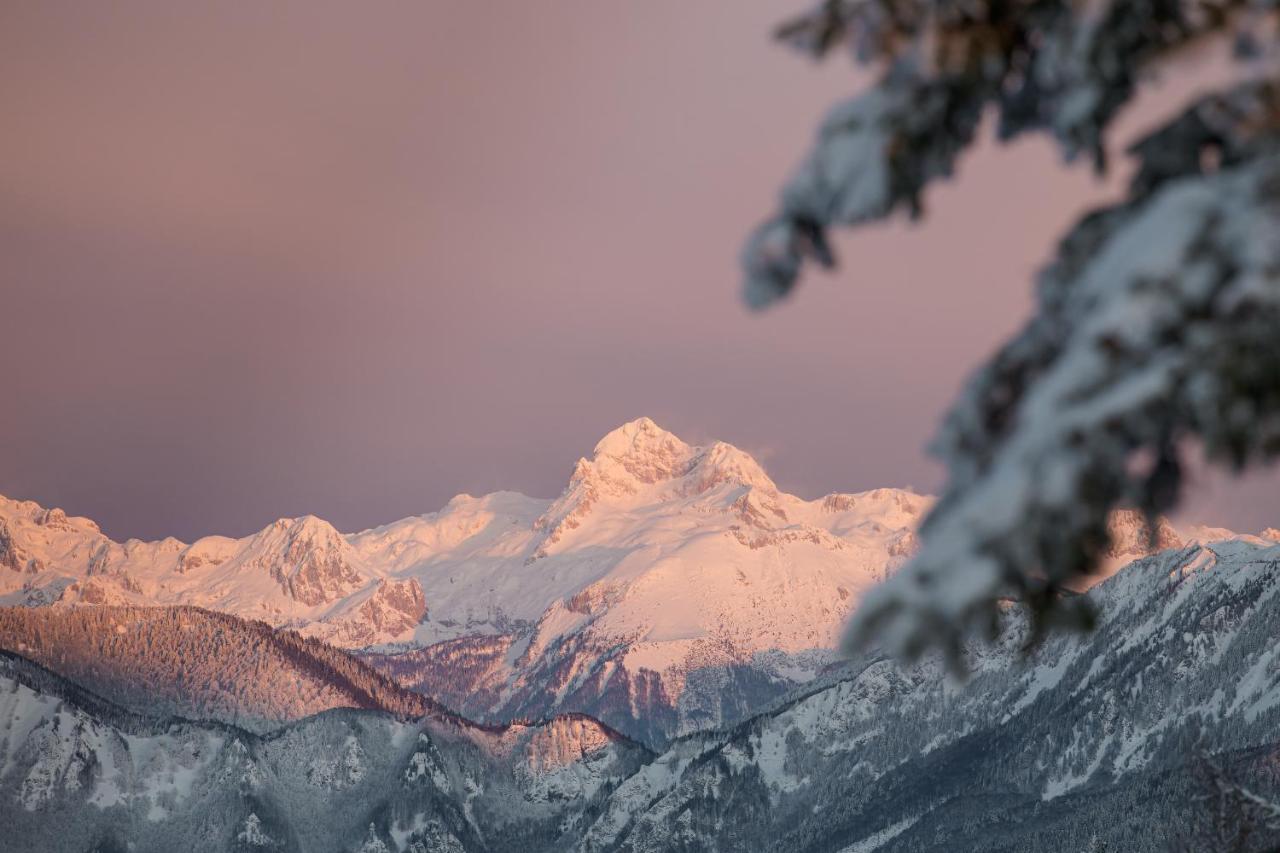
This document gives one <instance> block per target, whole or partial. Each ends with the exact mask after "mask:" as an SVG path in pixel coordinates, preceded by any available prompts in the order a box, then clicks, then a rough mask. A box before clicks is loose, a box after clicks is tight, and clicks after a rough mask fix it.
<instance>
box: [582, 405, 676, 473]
mask: <svg viewBox="0 0 1280 853" xmlns="http://www.w3.org/2000/svg"><path fill="white" fill-rule="evenodd" d="M691 450H692V448H690V447H689V445H687V444H685V443H684V442H683V441H681V440H680V439H679V438H677V437H676V436H674V435H672V434H671V433H669V432H667V431H666V430H665V429H663V428H662V427H660V426H658V425H657V424H656V423H654V422H653V421H652V420H650V419H649V418H637V419H636V420H634V421H631V422H629V423H625V424H623V425H622V426H620V427H618V428H617V429H615V430H614V431H613V432H611V433H609V434H608V435H606V436H605V437H604V438H602V439H600V441H599V442H597V443H596V449H595V453H594V455H593V457H592V461H591V463H590V464H591V465H592V466H593V467H594V468H595V469H596V470H597V471H598V472H599V473H600V474H601V475H602V476H603V477H604V478H605V479H610V480H617V479H623V480H626V479H634V480H636V481H638V482H641V483H656V482H658V481H660V480H666V479H670V478H671V477H674V476H676V475H678V474H680V473H683V471H684V470H685V469H686V468H687V467H688V462H689V456H690V453H691ZM619 469H620V470H619ZM624 471H625V472H626V475H628V476H622V472H624Z"/></svg>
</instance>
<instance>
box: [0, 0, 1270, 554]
mask: <svg viewBox="0 0 1280 853" xmlns="http://www.w3.org/2000/svg"><path fill="white" fill-rule="evenodd" d="M797 8H802V4H797V3H793V2H781V0H752V2H737V3H733V4H716V5H715V7H714V8H713V6H712V4H688V3H677V2H669V0H664V1H663V2H649V3H634V4H626V5H620V4H602V3H598V2H588V1H587V0H582V2H553V3H537V4H533V3H470V4H463V3H450V4H443V3H436V4H403V5H393V4H387V5H380V6H377V7H368V6H365V7H357V6H353V5H351V4H331V5H328V4H315V3H310V2H308V3H298V4H294V5H290V4H270V5H251V4H220V5H215V4H208V5H207V6H206V7H205V8H203V9H200V8H198V7H197V6H196V5H194V4H180V5H178V6H174V5H173V4H169V3H162V2H157V3H153V4H151V3H148V4H143V3H125V4H111V8H110V9H108V8H107V4H85V3H42V4H10V5H8V6H7V7H6V9H5V10H4V11H3V12H2V13H0V103H2V104H3V107H4V115H5V131H4V133H3V134H0V257H3V258H4V261H5V275H4V280H5V283H4V297H5V298H4V310H2V311H0V359H2V363H3V364H4V366H5V382H4V386H3V393H4V401H3V404H0V493H4V494H7V495H11V496H14V497H24V498H31V499H34V500H38V501H41V502H42V503H46V504H52V505H60V506H63V507H65V508H66V509H67V510H68V511H70V512H74V513H78V514H84V515H89V516H91V517H94V518H96V519H98V520H99V521H100V522H102V524H103V526H104V528H105V530H106V531H107V532H108V533H110V534H112V535H114V536H116V537H126V536H142V537H155V536H161V535H165V534H174V535H177V536H180V537H184V538H191V537H195V536H197V535H201V534H204V533H209V532H223V533H229V534H244V533H246V532H249V531H250V530H253V529H256V528H258V527H261V526H262V525H264V524H266V523H267V522H269V521H270V520H272V519H274V518H276V517H278V516H284V515H298V514H302V513H306V512H311V513H315V514H317V515H321V516H323V517H326V518H329V519H330V520H332V521H334V522H335V523H336V524H338V525H339V526H340V527H342V528H345V529H356V528H360V527H363V526H368V525H371V524H375V523H378V522H383V521H388V520H391V519H394V518H397V517H400V516H404V515H409V514H416V513H421V512H426V511H430V510H433V509H436V508H438V507H439V506H441V505H442V504H443V503H444V502H445V501H446V500H448V498H449V497H450V496H451V495H453V494H455V493H457V492H462V491H468V492H472V493H480V492H485V491H491V490H494V489H498V488H510V489H517V490H520V491H524V492H526V493H530V494H534V495H541V496H550V495H553V494H555V493H557V492H558V491H559V490H560V489H561V488H562V487H563V484H564V482H565V481H566V479H567V477H568V474H569V472H570V470H571V468H572V465H573V462H574V461H575V460H576V459H577V458H578V457H579V456H581V455H584V454H587V453H589V452H590V450H591V447H592V446H593V445H594V443H595V441H596V440H597V439H598V438H599V437H600V436H601V435H603V434H604V433H605V432H606V431H608V430H609V429H611V428H613V427H615V426H617V425H618V424H620V423H622V422H623V421H625V420H629V419H631V418H634V417H636V416H638V415H641V414H647V415H649V416H651V417H653V418H655V419H656V420H657V421H658V422H659V423H661V424H662V425H664V426H666V427H667V428H669V429H671V430H673V431H675V432H677V433H678V434H680V435H681V436H683V437H685V438H686V439H688V440H691V441H700V440H705V439H709V438H721V439H724V440H727V441H730V442H733V443H734V444H737V445H739V446H741V447H743V448H745V449H747V450H749V451H752V452H754V453H756V454H757V455H759V456H760V457H761V458H762V460H763V461H764V462H765V464H766V466H767V467H768V469H769V471H770V473H771V474H772V475H773V476H774V477H775V479H776V480H777V481H778V483H779V484H780V485H781V486H782V487H784V488H786V489H788V490H791V491H795V492H797V493H799V494H801V495H803V496H808V497H813V496H817V495H820V494H823V493H825V492H828V491H833V490H845V491H848V490H857V489H864V488H872V487H875V486H882V485H907V484H911V485H914V486H916V487H917V488H919V489H922V490H929V489H934V488H936V487H937V486H938V484H939V478H940V469H939V467H938V466H937V464H936V463H935V462H933V461H932V460H930V459H929V458H927V457H926V455H925V453H924V451H923V447H924V445H925V443H926V442H927V441H928V439H929V438H930V437H931V436H932V434H933V431H934V429H935V425H936V423H937V420H938V417H939V416H940V414H941V413H942V411H943V410H944V408H945V407H946V406H947V405H948V404H949V402H950V400H951V399H952V397H953V395H954V394H955V392H956V390H957V388H958V385H959V383H960V382H961V381H962V380H963V378H964V377H965V375H966V374H967V373H968V372H969V371H970V370H971V369H972V368H973V367H974V366H975V365H976V364H977V363H979V361H980V360H981V359H982V358H983V357H985V356H986V355H987V354H988V353H989V352H990V351H991V350H992V349H993V348H994V347H995V346H996V345H997V344H998V343H999V341H1000V340H1001V339H1002V338H1003V336H1005V335H1007V334H1008V333H1010V332H1011V331H1012V330H1013V329H1015V328H1016V327H1017V325H1018V324H1019V323H1020V322H1021V320H1022V319H1023V318H1024V317H1025V315H1026V312H1027V311H1028V309H1029V305H1030V301H1029V294H1030V281H1031V277H1032V275H1033V273H1034V271H1035V269H1036V268H1037V267H1038V266H1039V265H1040V264H1041V263H1042V262H1043V260H1045V259H1046V258H1047V257H1048V253H1049V252H1050V250H1051V248H1052V246H1053V243H1054V239H1055V237H1056V236H1057V235H1059V234H1060V233H1061V232H1062V231H1063V230H1064V228H1065V227H1066V226H1067V225H1068V224H1069V223H1070V222H1071V220H1072V219H1073V217H1074V216H1075V215H1076V214H1077V213H1078V212H1079V211H1080V210H1081V209H1082V208H1083V207H1085V206H1086V205H1088V204H1091V203H1096V202H1097V201H1099V200H1101V199H1103V198H1105V197H1106V194H1107V188H1106V187H1105V186H1103V185H1101V184H1099V183H1098V182H1096V181H1095V180H1094V179H1093V178H1092V176H1091V175H1090V174H1089V172H1088V171H1087V170H1086V169H1083V168H1077V169H1071V170H1067V169H1066V168H1065V167H1063V166H1062V165H1061V164H1060V163H1059V162H1058V160H1057V157H1056V155H1055V154H1054V152H1053V151H1052V150H1051V149H1050V147H1049V146H1048V145H1047V144H1046V143H1044V142H1043V141H1033V142H1030V143H1023V144H1019V145H1017V146H1014V147H1012V148H1005V149H995V148H994V147H993V146H991V145H984V146H983V147H982V148H981V150H979V151H977V152H976V153H974V154H973V155H972V156H970V157H969V158H968V159H966V160H965V161H964V163H963V166H962V170H961V174H960V176H959V178H958V180H957V181H955V182H953V183H952V184H949V185H947V186H944V187H941V188H938V189H936V190H935V191H933V192H931V193H930V195H929V197H928V203H929V207H930V215H929V217H928V218H927V219H926V221H925V222H924V223H923V224H922V225H920V226H907V225H904V224H892V225H888V226H881V227H874V228H869V229H865V230H863V231H862V232H860V233H858V234H857V235H854V236H851V237H845V238H842V239H841V240H840V241H839V247H840V249H841V253H842V259H843V265H842V267H841V269H840V270H839V271H838V273H837V274H835V275H832V276H830V277H828V280H821V279H812V280H810V281H808V282H807V283H806V285H805V286H804V287H803V288H802V289H801V291H800V293H799V295H798V297H797V298H796V299H794V300H792V301H791V302H790V303H788V304H786V305H784V306H782V307H781V308H779V309H776V310H773V311H770V312H767V313H765V314H760V315H752V314H749V313H748V312H747V311H746V310H745V309H744V308H743V307H742V306H741V304H740V302H739V301H738V295H737V289H738V272H737V255H738V250H739V247H740V244H741V241H742V238H743V236H744V235H745V234H746V233H747V232H748V230H749V229H750V228H751V226H752V225H753V224H754V223H755V222H756V221H758V220H759V219H760V218H761V217H763V216H764V215H765V214H766V213H767V212H768V211H769V210H770V207H771V204H772V200H773V198H774V194H775V192H776V190H777V188H778V186H779V185H780V183H781V181H782V179H783V178H784V177H785V175H786V174H787V173H788V171H789V169H790V168H791V167H792V165H793V164H794V163H795V162H797V161H798V159H799V157H800V156H801V154H802V153H803V151H804V148H805V146H806V145H807V143H808V140H809V138H810V136H811V133H812V131H813V128H814V126H815V124H816V122H817V120H818V118H819V117H820V116H821V115H822V113H823V111H824V110H825V108H826V107H827V106H828V105H829V104H830V103H832V102H833V101H834V100H835V99H837V98H839V97H842V96H845V95H847V94H851V93H852V92H853V91H855V90H856V88H857V86H858V85H859V82H860V79H861V78H859V76H858V75H857V74H856V73H855V72H853V71H851V70H850V68H849V66H848V64H847V63H845V62H843V61H840V60H836V61H832V62H829V63H828V64H827V65H825V66H816V65H814V64H813V63H811V62H808V61H806V60H804V59H803V58H801V57H799V56H796V55H793V54H791V53H790V52H788V51H787V50H785V49H783V48H781V47H779V46H777V45H774V44H772V43H770V42H769V41H768V38H767V36H768V33H769V30H770V28H771V27H772V26H773V25H774V24H775V23H776V22H777V21H779V20H780V19H782V18H784V17H786V16H787V15H788V14H789V13H791V12H793V11H795V10H796V9H797ZM1277 494H1280V488H1277V486H1276V484H1275V479H1274V478H1259V479H1256V480H1255V481H1253V482H1252V483H1250V484H1248V485H1247V486H1246V487H1244V488H1243V489H1231V488H1227V487H1226V486H1224V485H1221V484H1219V485H1217V486H1215V487H1214V488H1213V489H1211V490H1210V491H1209V492H1207V493H1205V494H1203V495H1202V496H1201V497H1200V499H1199V500H1198V502H1197V504H1196V506H1195V508H1194V509H1195V512H1196V513H1197V514H1198V516H1199V517H1202V518H1204V519H1205V520H1208V521H1211V522H1215V523H1229V524H1234V525H1236V526H1239V527H1241V528H1243V529H1255V528H1258V527H1261V526H1262V525H1263V524H1267V523H1275V522H1278V521H1280V517H1273V516H1272V514H1271V513H1270V509H1269V508H1270V507H1271V506H1274V505H1275V500H1274V499H1275V497H1276V496H1277ZM1278 515H1280V514H1278Z"/></svg>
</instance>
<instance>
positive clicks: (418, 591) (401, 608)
mask: <svg viewBox="0 0 1280 853" xmlns="http://www.w3.org/2000/svg"><path fill="white" fill-rule="evenodd" d="M358 613H359V614H360V617H361V618H362V619H365V620H367V621H368V622H369V624H370V625H372V626H373V627H374V628H375V629H376V630H377V631H378V632H379V633H388V634H399V633H402V632H404V631H408V630H409V629H411V628H413V627H414V626H415V625H418V624H419V623H421V622H422V620H423V619H426V618H427V600H426V598H425V597H424V596H423V595H422V585H421V584H419V583H418V581H417V580H416V579H414V578H408V579H406V580H400V581H393V580H381V581H378V587H377V589H375V590H374V593H373V595H371V596H369V599H368V600H367V601H365V603H364V604H362V605H361V606H360V608H359V610H358Z"/></svg>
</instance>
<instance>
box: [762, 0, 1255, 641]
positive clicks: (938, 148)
mask: <svg viewBox="0 0 1280 853" xmlns="http://www.w3.org/2000/svg"><path fill="white" fill-rule="evenodd" d="M1276 5H1277V4H1276V3H1275V1H1274V0H1237V1H1236V2H1232V0H1219V2H1208V0H1167V1H1166V0H1107V1H1106V2H1104V0H1098V1H1097V2H1087V3H1078V2H1069V0H1024V1H1023V2H1016V0H1010V2H987V3H972V2H962V0H913V1H912V2H907V1H905V0H845V1H844V2H838V0H831V2H827V3H824V4H823V5H822V6H821V7H820V8H819V9H818V10H817V11H816V12H814V13H812V14H810V15H808V16H805V17H803V18H801V19H799V20H797V21H796V22H793V23H791V24H788V25H786V26H785V27H784V28H783V29H782V31H781V36H782V37H783V38H784V39H786V40H788V41H789V42H791V43H793V44H795V45H797V46H799V47H801V48H803V49H805V50H808V51H810V52H812V53H814V54H816V55H821V54H823V53H825V52H827V51H829V50H831V49H832V48H833V47H835V46H836V45H842V44H843V45H850V46H851V47H852V48H853V49H854V51H855V53H856V54H857V56H858V57H859V59H861V60H862V61H864V62H870V61H881V62H883V63H884V64H885V73H884V74H883V76H882V77H881V79H880V81H879V82H878V83H877V84H876V85H875V86H874V87H872V88H871V89H870V90H869V91H867V92H865V93H863V94H862V95H860V96H859V97H857V98H855V99H854V100H852V101H850V102H849V103H847V104H844V105H842V106H839V107H837V108H836V109H835V110H833V112H832V113H831V115H830V116H829V117H828V118H827V120H826V122H825V123H824V125H823V127H822V129H821V130H820V132H819V135H818V139H817V142H816V144H815V146H814V149H813V150H812V152H811V153H810V154H809V156H808V158H807V159H806V161H805V162H804V164H803V165H802V166H801V168H800V170H799V171H798V172H797V174H796V175H795V176H794V177H793V178H792V180H791V181H790V182H789V183H788V184H787V185H786V187H785V188H784V190H783V193H782V204H781V210H780V211H779V213H778V214H777V215H776V216H775V217H774V218H772V219H771V220H769V221H768V222H766V223H765V224H764V225H762V226H761V228H760V229H759V230H758V231H757V232H756V234H755V235H754V236H753V237H752V238H751V240H750V241H749V242H748V245H747V247H746V249H745V251H744V256H743V263H744V270H745V297H746V299H747V301H748V303H750V304H752V305H755V306H763V305H767V304H770V303H771V302H773V301H775V300H777V299H779V298H781V297H783V296H785V295H786V294H788V293H789V292H790V291H791V290H792V289H793V287H794V285H795V283H796V281H797V279H798V276H799V274H800V272H801V270H802V267H803V265H804V263H805V262H806V261H817V262H818V263H821V264H824V265H828V266H829V265H832V264H834V263H835V258H834V256H833V253H832V252H831V249H830V247H829V245H828V242H827V238H826V231H827V229H828V228H830V227H831V226H835V225H856V224H858V223H861V222H864V221H868V220H874V219H879V218H883V217H886V216H889V215H890V214H892V213H893V212H894V211H895V210H897V209H898V208H900V207H905V208H906V209H907V210H908V211H909V212H910V213H912V214H913V215H915V214H918V213H919V212H920V210H921V209H922V205H921V201H920V195H921V192H922V191H923V189H924V187H925V186H926V185H927V184H928V183H929V182H930V181H932V180H934V179H936V178H938V177H945V176H947V175H949V174H950V173H951V171H952V169H953V167H954V163H955V160H956V158H957V157H958V155H959V154H960V153H961V152H962V151H963V150H964V149H965V148H966V147H967V146H968V145H969V144H971V143H972V141H973V139H974V136H975V133H976V129H977V127H978V124H979V120H980V117H981V114H982V112H983V111H984V110H985V109H988V108H993V109H994V110H995V111H996V112H997V113H998V115H999V119H1000V134H1001V137H1002V138H1008V137H1011V136H1014V135H1017V134H1020V133H1024V132H1028V131H1042V132H1047V133H1050V134H1052V135H1053V136H1054V137H1055V138H1056V139H1057V140H1058V141H1059V142H1060V144H1061V146H1062V148H1063V150H1064V153H1065V154H1066V155H1067V156H1068V157H1069V158H1070V157H1074V156H1076V155H1077V154H1079V153H1082V152H1083V153H1089V154H1091V155H1092V157H1093V158H1094V161H1095V163H1096V164H1097V166H1098V167H1099V168H1103V167H1105V158H1104V154H1103V152H1104V140H1105V136H1106V131H1107V128H1108V126H1109V125H1110V123H1111V121H1112V120H1113V119H1114V117H1115V115H1116V113H1117V111H1118V110H1119V109H1120V107H1122V106H1123V105H1124V104H1125V103H1127V102H1128V101H1129V100H1130V99H1131V98H1132V97H1133V95H1134V93H1135V89H1136V87H1137V85H1138V82H1139V79H1140V77H1141V75H1142V74H1143V73H1144V72H1145V71H1146V70H1147V69H1148V68H1150V67H1152V66H1154V65H1155V64H1157V63H1158V62H1160V61H1161V60H1163V59H1165V58H1166V57H1168V56H1170V55H1171V54H1173V53H1174V52H1175V51H1177V50H1178V49H1180V48H1183V47H1185V46H1187V45H1189V44H1191V43H1192V42H1194V41H1196V40H1197V39H1200V38H1202V37H1205V36H1208V35H1210V34H1215V33H1217V34H1223V33H1229V32H1231V31H1233V30H1234V31H1235V33H1236V38H1237V44H1238V46H1239V48H1240V50H1239V51H1238V52H1239V53H1240V54H1241V55H1242V56H1243V55H1245V54H1247V55H1248V56H1250V57H1252V59H1251V64H1252V68H1251V70H1252V71H1253V74H1252V79H1248V80H1247V81H1246V82H1243V83H1240V84H1237V85H1236V86H1234V87H1233V88H1231V89H1229V90H1227V91H1224V92H1220V93H1217V94H1214V95H1211V96H1208V97H1204V98H1201V99H1200V100H1199V101H1197V102H1195V103H1194V104H1192V105H1191V106H1190V107H1189V108H1187V109H1186V110H1185V111H1184V112H1183V113H1182V114H1180V115H1179V116H1177V117H1176V118H1174V119H1173V120H1172V121H1170V122H1168V123H1167V124H1166V125H1164V126H1163V127H1161V128H1160V129H1158V130H1157V131H1155V132H1154V133H1151V134H1150V135H1148V136H1147V137H1146V138H1144V139H1143V140H1141V141H1140V142H1138V143H1137V144H1136V145H1134V146H1133V147H1132V148H1131V150H1130V153H1131V154H1132V155H1133V156H1134V157H1136V158H1137V160H1138V169H1137V172H1136V175H1135V177H1134V179H1133V181H1132V184H1131V186H1130V192H1129V197H1128V198H1127V199H1126V200H1125V201H1124V202H1123V203H1121V204H1119V205H1116V206H1115V207H1112V208H1109V209H1105V210H1101V211H1098V212H1095V213H1092V214H1090V215H1088V216H1086V217H1085V218H1084V219H1083V220H1082V221H1081V222H1080V223H1079V224H1078V225H1077V226H1076V227H1075V228H1074V229H1073V230H1072V232H1071V233H1070V234H1069V235H1068V236H1067V237H1066V239H1064V240H1063V242H1062V244H1061V246H1060V247H1059V251H1058V256H1057V258H1056V259H1055V260H1054V262H1053V263H1052V265H1051V266H1050V267H1049V268H1048V269H1047V270H1046V271H1045V272H1044V273H1043V274H1042V275H1041V278H1040V281H1039V286H1038V306H1037V309H1036V312H1035V314H1034V316H1033V317H1032V319H1031V320H1030V322H1029V323H1028V324H1027V326H1026V328H1025V329H1024V330H1023V331H1022V332H1021V333H1020V334H1019V335H1018V336H1016V337H1015V338H1014V339H1013V340H1012V341H1010V342H1009V343H1008V344H1007V345H1006V346H1005V347H1004V348H1003V349H1002V350H1001V351H1000V352H999V353H998V354H997V355H996V356H995V358H993V359H992V360H991V361H990V362H989V363H988V364H987V365H986V366H985V367H983V368H982V369H981V370H980V371H979V372H978V374H977V376H976V377H975V378H974V379H973V380H972V381H971V382H970V384H969V387H968V388H967V389H966V391H965V392H964V394H963V395H962V397H961V399H960V400H959V402H958V403H957V404H956V406H955V407H954V409H953V411H952V412H951V414H950V415H949V416H948V418H947V419H946V422H945V424H944V427H943V429H942V433H941V435H940V436H939V438H938V440H937V443H936V445H935V450H936V452H937V453H938V454H939V455H940V456H941V457H942V458H943V460H944V461H945V462H946V464H947V466H948V469H949V481H948V484H947V486H946V489H945V490H944V494H943V496H942V498H941V500H940V501H939V502H938V504H937V506H936V507H935V509H934V510H933V511H932V513H931V514H930V515H929V517H928V518H927V519H926V520H925V522H924V524H923V526H922V528H921V539H922V542H923V547H922V550H921V552H920V553H919V554H918V555H917V557H916V558H915V559H914V560H913V561H912V562H910V563H909V564H908V565H907V566H906V567H904V569H903V570H902V571H900V572H899V573H898V574H897V575H896V576H894V577H893V578H892V579H890V581H889V582H888V583H886V584H885V585H883V586H882V587H881V588H879V589H877V590H875V591H874V592H872V593H871V594H869V595H868V596H867V597H866V599H865V600H864V602H863V605H862V607H861V610H860V611H859V613H858V614H857V616H856V618H855V621H854V622H853V623H852V625H851V626H850V633H849V638H850V640H851V641H852V642H866V641H872V640H874V641H875V642H876V643H878V644H881V645H883V646H885V647H886V648H888V649H890V650H892V651H894V652H895V653H898V654H901V655H905V656H913V655H916V654H919V653H920V652H922V651H923V650H924V649H925V648H927V647H929V646H940V647H941V648H943V649H944V650H946V651H948V652H949V653H951V654H952V655H958V653H959V650H960V648H961V643H962V640H963V637H964V636H965V635H966V634H967V633H968V632H969V631H971V630H973V629H974V628H980V629H985V630H988V631H994V630H995V629H996V625H997V620H998V614H999V605H998V602H999V601H1000V600H1001V599H1003V598H1010V597H1012V598H1014V599H1016V600H1018V601H1021V602H1022V603H1023V604H1025V605H1026V606H1027V607H1028V608H1029V609H1030V611H1031V614H1032V616H1033V617H1034V624H1035V625H1036V627H1037V630H1043V629H1044V628H1045V627H1047V626H1048V625H1050V624H1052V623H1054V622H1055V621H1064V620H1065V621H1073V622H1082V621H1085V622H1087V620H1088V614H1087V613H1084V612H1083V611H1081V610H1080V605H1078V604H1075V603H1074V601H1073V600H1072V599H1071V598H1070V597H1068V596H1063V595H1062V594H1061V593H1062V592H1063V590H1064V589H1065V588H1066V587H1067V586H1069V585H1070V584H1071V582H1073V581H1075V580H1078V579H1079V578H1080V577H1081V576H1082V575H1084V574H1086V573H1088V572H1089V571H1090V570H1091V569H1092V568H1093V566H1094V565H1095V562H1096V560H1097V557H1098V555H1099V554H1100V553H1101V552H1102V551H1103V550H1104V549H1105V548H1106V546H1107V539H1108V533H1107V519H1108V516H1109V513H1110V512H1111V510H1112V509H1114V508H1115V507H1116V506H1118V505H1121V504H1124V503H1129V504H1134V505H1137V506H1139V507H1141V508H1142V509H1143V510H1145V511H1146V512H1147V513H1148V514H1150V515H1151V516H1154V514H1155V513H1158V512H1162V511H1165V510H1168V509H1170V508H1172V507H1173V506H1174V504H1175V503H1176V501H1177V499H1178V495H1179V488H1180V484H1181V468H1180V466H1179V460H1178V447H1179V444H1180V442H1182V441H1183V440H1184V439H1187V438H1195V439H1199V440H1200V441H1201V442H1202V443H1203V445H1204V447H1205V449H1206V451H1207V453H1208V455H1209V457H1210V458H1211V459H1214V460H1216V461H1220V462H1224V463H1226V464H1228V465H1230V466H1232V467H1234V468H1236V469H1240V468H1243V467H1245V466H1246V465H1249V464H1251V463H1253V462H1255V461H1258V460H1261V459H1264V458H1268V457H1270V456H1273V455H1275V454H1276V452H1277V451H1280V334H1278V332H1280V79H1277V75H1276V71H1275V69H1276V65H1275V62H1274V60H1275V52H1276V29H1275V10H1276ZM1259 39H1261V40H1262V41H1261V42H1260V41H1259ZM1259 57H1261V58H1259Z"/></svg>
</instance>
